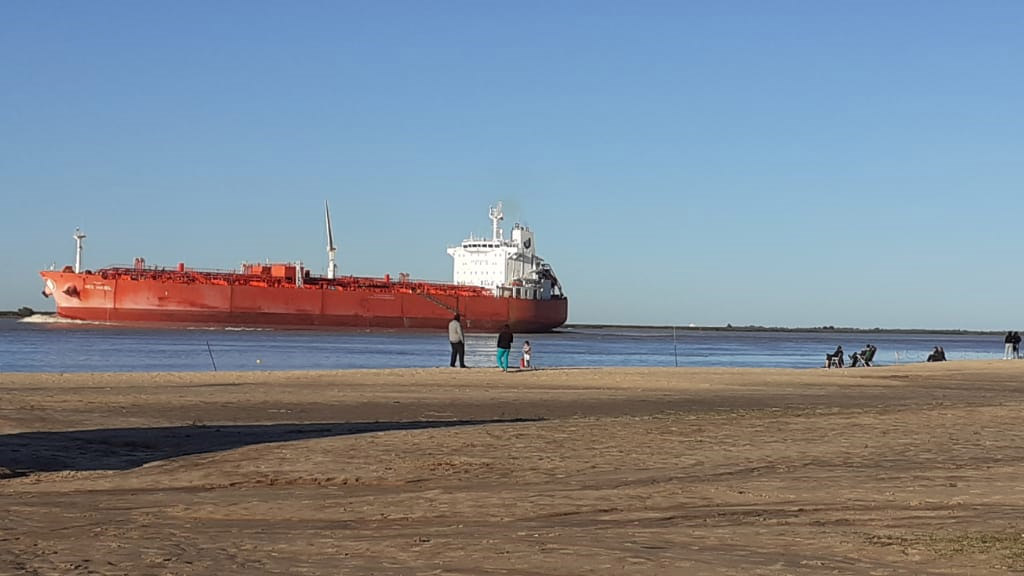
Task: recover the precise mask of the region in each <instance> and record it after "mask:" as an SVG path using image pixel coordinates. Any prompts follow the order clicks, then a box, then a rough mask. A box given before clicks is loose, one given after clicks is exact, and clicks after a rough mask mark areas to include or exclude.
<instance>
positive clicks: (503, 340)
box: [498, 328, 512, 350]
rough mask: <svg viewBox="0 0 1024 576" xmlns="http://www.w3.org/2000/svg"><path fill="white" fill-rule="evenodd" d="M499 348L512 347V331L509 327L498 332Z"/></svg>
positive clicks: (509, 348) (506, 348)
mask: <svg viewBox="0 0 1024 576" xmlns="http://www.w3.org/2000/svg"><path fill="white" fill-rule="evenodd" d="M498 348H504V349H505V350H511V349H512V331H511V330H509V329H508V328H505V329H504V330H502V331H501V334H498Z"/></svg>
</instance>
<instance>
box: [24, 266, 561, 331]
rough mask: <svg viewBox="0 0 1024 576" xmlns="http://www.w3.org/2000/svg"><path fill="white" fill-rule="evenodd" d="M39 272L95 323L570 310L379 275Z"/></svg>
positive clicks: (423, 322) (369, 321)
mask: <svg viewBox="0 0 1024 576" xmlns="http://www.w3.org/2000/svg"><path fill="white" fill-rule="evenodd" d="M40 275H41V276H42V277H43V279H44V281H45V288H44V294H46V295H48V296H51V295H52V296H53V297H54V299H55V300H56V303H57V314H58V315H59V316H61V317H63V318H69V319H74V320H85V321H93V322H109V323H142V324H157V325H188V326H238V327H277V328H383V329H443V328H445V327H446V326H447V324H448V322H449V321H450V320H451V318H452V315H453V314H454V312H456V311H457V312H458V313H459V314H460V315H461V317H462V323H463V326H464V327H465V328H466V329H467V330H471V331H477V332H497V331H499V330H500V329H501V327H502V326H503V325H504V324H509V325H510V326H511V327H512V329H513V330H514V331H517V332H548V331H551V330H553V329H555V328H557V327H559V326H561V325H562V324H564V323H565V321H566V319H567V317H568V300H567V299H565V298H552V299H548V300H530V299H522V298H506V297H496V296H493V295H491V294H490V293H488V292H485V291H483V290H481V289H475V288H472V287H459V286H454V285H443V284H427V283H405V282H390V281H389V280H387V279H383V280H381V279H359V278H351V277H350V278H347V279H343V280H338V281H335V280H324V279H312V281H308V282H309V283H308V284H306V285H295V284H291V285H266V286H264V285H259V284H261V283H260V282H255V283H254V282H251V281H247V282H239V281H237V280H236V278H235V276H238V277H239V278H242V276H241V275H235V274H232V273H222V274H217V275H203V274H202V273H194V274H193V278H192V279H191V280H182V279H181V278H173V277H172V275H170V274H163V275H158V274H155V273H153V274H131V273H129V272H128V271H125V270H118V271H116V273H111V272H110V271H103V270H101V271H97V272H96V273H88V272H86V273H74V272H71V271H63V272H58V271H44V272H41V273H40ZM196 278H198V281H197V280H196ZM249 280H251V278H249ZM292 280H294V279H292Z"/></svg>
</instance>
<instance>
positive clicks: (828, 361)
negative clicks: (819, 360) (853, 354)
mask: <svg viewBox="0 0 1024 576" xmlns="http://www.w3.org/2000/svg"><path fill="white" fill-rule="evenodd" d="M833 366H835V367H836V368H842V367H843V346H842V344H840V345H839V346H836V351H835V352H833V353H831V354H825V368H831V367H833Z"/></svg>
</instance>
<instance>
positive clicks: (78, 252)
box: [74, 228, 85, 274]
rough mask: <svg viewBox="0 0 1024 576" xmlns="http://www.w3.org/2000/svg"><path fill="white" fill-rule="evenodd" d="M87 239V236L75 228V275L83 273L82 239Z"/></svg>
mask: <svg viewBox="0 0 1024 576" xmlns="http://www.w3.org/2000/svg"><path fill="white" fill-rule="evenodd" d="M83 238H85V234H82V231H81V230H79V229H78V228H75V235H74V239H75V274H78V273H80V272H81V271H82V239H83Z"/></svg>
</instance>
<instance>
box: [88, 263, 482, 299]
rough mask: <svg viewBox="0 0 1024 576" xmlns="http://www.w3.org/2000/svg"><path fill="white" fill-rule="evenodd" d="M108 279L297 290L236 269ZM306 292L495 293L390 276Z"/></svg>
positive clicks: (135, 272) (144, 271) (344, 280)
mask: <svg viewBox="0 0 1024 576" xmlns="http://www.w3.org/2000/svg"><path fill="white" fill-rule="evenodd" d="M96 273H97V274H99V275H100V276H102V277H104V278H108V279H125V280H136V281H137V280H155V281H161V282H172V283H187V284H209V285H221V286H257V287H268V286H270V287H285V286H288V287H294V286H296V284H295V280H294V279H289V278H286V277H280V276H271V275H270V273H269V272H267V273H262V274H245V273H243V272H239V271H236V270H217V269H202V268H185V269H178V268H161V267H157V266H145V267H135V266H108V267H106V268H102V269H100V270H98V271H97V272H96ZM301 288H303V289H307V290H323V289H336V290H360V291H371V292H378V293H381V294H394V293H396V292H398V293H408V294H432V295H435V296H452V297H465V296H484V295H491V294H492V292H491V291H490V290H488V289H486V288H483V287H480V286H470V285H461V284H442V283H437V282H429V281H424V280H409V279H407V278H403V279H401V280H398V281H395V280H392V279H391V278H390V277H382V278H378V277H370V276H342V277H339V278H333V279H328V278H324V277H320V276H311V277H308V278H304V279H303V284H302V286H301Z"/></svg>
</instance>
